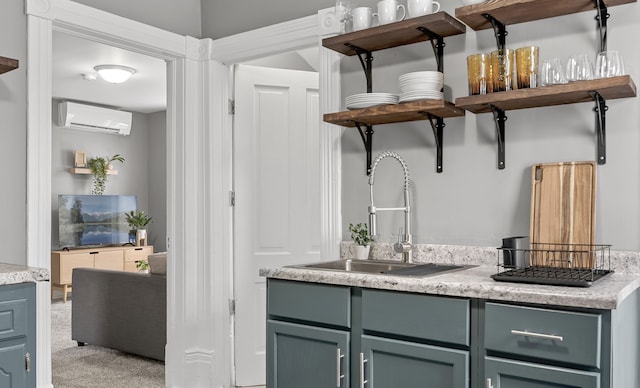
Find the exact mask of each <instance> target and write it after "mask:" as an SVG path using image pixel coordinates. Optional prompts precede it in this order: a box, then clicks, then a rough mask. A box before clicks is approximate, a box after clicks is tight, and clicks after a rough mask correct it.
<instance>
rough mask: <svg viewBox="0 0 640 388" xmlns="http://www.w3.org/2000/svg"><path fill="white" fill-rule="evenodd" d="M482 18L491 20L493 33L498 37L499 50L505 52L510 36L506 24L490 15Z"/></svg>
mask: <svg viewBox="0 0 640 388" xmlns="http://www.w3.org/2000/svg"><path fill="white" fill-rule="evenodd" d="M482 16H483V17H484V18H485V19H487V20H489V21H490V22H491V25H492V26H493V33H494V34H495V36H496V44H497V45H498V50H504V48H505V46H506V42H507V35H509V32H508V31H507V28H506V27H505V25H504V23H502V22H501V21H500V20H498V19H496V18H494V17H493V16H491V15H490V14H488V13H483V14H482Z"/></svg>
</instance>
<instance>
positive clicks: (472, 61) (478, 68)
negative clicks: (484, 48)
mask: <svg viewBox="0 0 640 388" xmlns="http://www.w3.org/2000/svg"><path fill="white" fill-rule="evenodd" d="M467 73H468V76H469V95H470V96H473V95H476V94H487V91H491V90H490V88H489V86H490V85H491V72H490V65H489V55H487V54H473V55H469V56H468V57H467Z"/></svg>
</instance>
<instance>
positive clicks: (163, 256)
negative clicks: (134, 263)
mask: <svg viewBox="0 0 640 388" xmlns="http://www.w3.org/2000/svg"><path fill="white" fill-rule="evenodd" d="M148 261H149V272H150V273H153V274H156V275H166V274H167V252H159V253H154V254H152V255H149V258H148Z"/></svg>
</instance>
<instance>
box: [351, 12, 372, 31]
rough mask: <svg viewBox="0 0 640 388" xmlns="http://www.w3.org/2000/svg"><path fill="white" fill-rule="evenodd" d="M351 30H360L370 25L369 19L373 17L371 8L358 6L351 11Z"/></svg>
mask: <svg viewBox="0 0 640 388" xmlns="http://www.w3.org/2000/svg"><path fill="white" fill-rule="evenodd" d="M351 15H352V18H353V19H352V21H353V30H354V31H360V30H364V29H367V28H369V27H371V19H372V18H373V10H372V9H371V8H369V7H358V8H354V9H353V11H351Z"/></svg>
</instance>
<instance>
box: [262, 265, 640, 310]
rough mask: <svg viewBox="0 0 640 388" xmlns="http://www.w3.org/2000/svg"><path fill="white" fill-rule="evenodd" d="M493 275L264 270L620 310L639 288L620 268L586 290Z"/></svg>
mask: <svg viewBox="0 0 640 388" xmlns="http://www.w3.org/2000/svg"><path fill="white" fill-rule="evenodd" d="M495 273H496V267H495V266H486V265H480V266H477V267H473V268H469V269H465V270H461V271H456V272H449V273H444V274H441V275H435V276H429V277H423V278H415V277H414V278H412V277H407V276H391V275H377V274H363V273H347V272H339V271H331V270H313V269H311V270H310V269H305V268H291V267H281V268H263V269H261V270H260V275H261V276H265V277H268V278H274V279H285V280H296V281H304V282H313V283H324V284H335V285H344V286H355V287H364V288H376V289H383V290H393V291H405V292H416V293H424V294H433V295H446V296H454V297H466V298H479V299H487V300H498V301H509V302H523V303H534V304H540V305H556V306H567V307H583V308H595V309H606V310H609V309H616V308H617V307H618V306H619V305H620V304H621V303H622V301H623V300H624V299H625V298H626V297H627V296H629V295H630V294H632V293H633V292H634V291H635V290H636V289H638V288H639V287H640V274H625V273H617V272H616V273H613V274H611V275H609V276H607V277H605V278H603V279H600V280H598V281H596V282H594V283H593V285H592V286H591V287H587V288H582V287H561V286H545V285H535V284H520V283H507V282H497V281H494V280H493V279H491V278H490V275H492V274H495Z"/></svg>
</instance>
